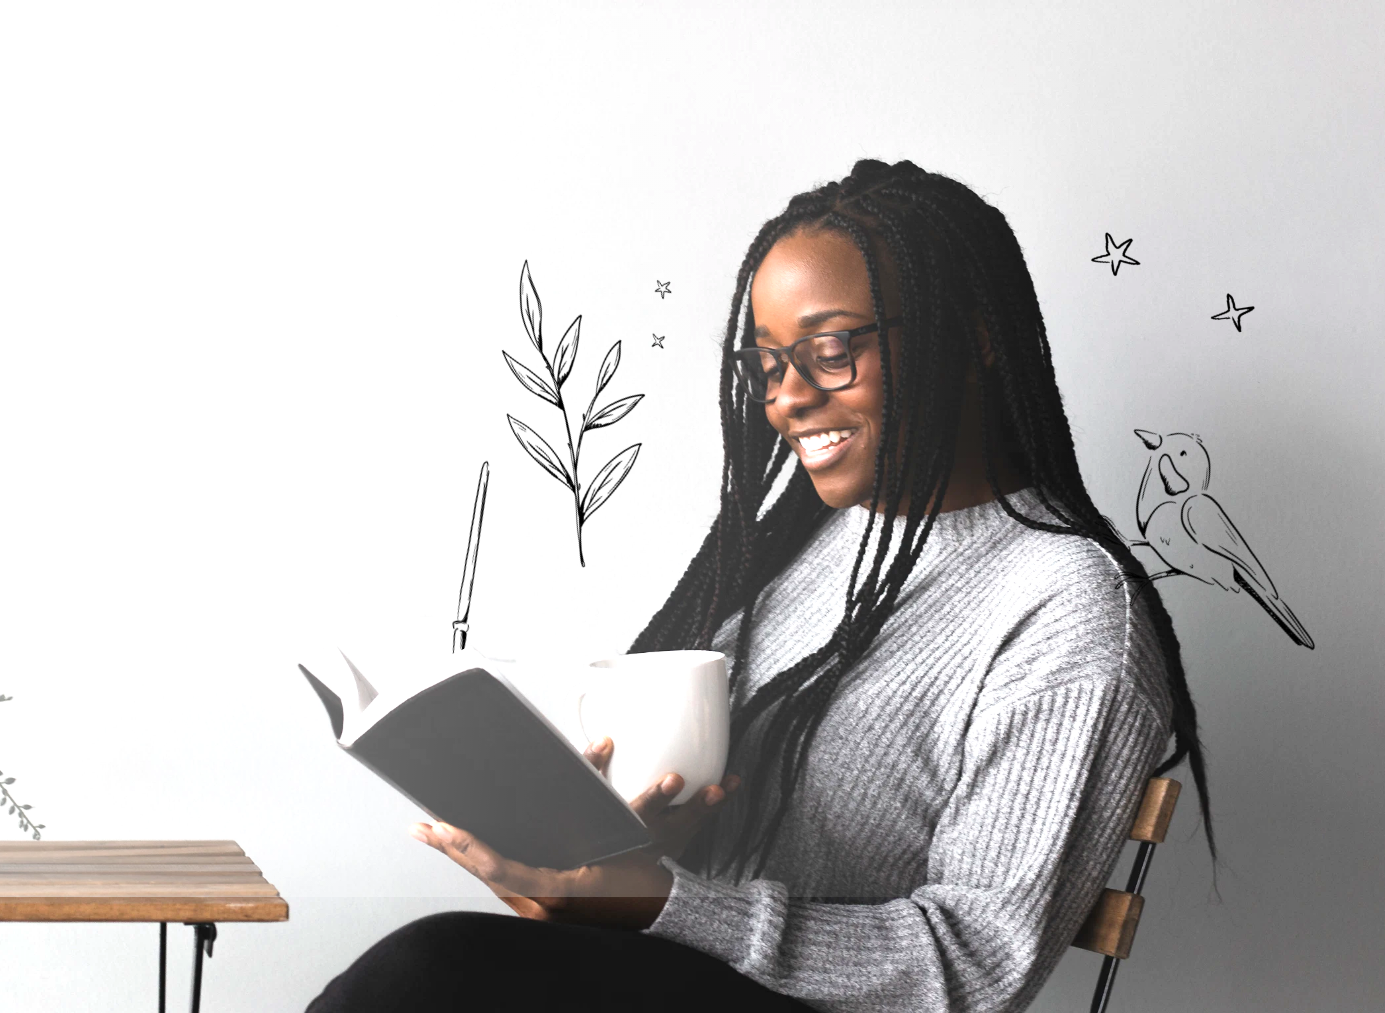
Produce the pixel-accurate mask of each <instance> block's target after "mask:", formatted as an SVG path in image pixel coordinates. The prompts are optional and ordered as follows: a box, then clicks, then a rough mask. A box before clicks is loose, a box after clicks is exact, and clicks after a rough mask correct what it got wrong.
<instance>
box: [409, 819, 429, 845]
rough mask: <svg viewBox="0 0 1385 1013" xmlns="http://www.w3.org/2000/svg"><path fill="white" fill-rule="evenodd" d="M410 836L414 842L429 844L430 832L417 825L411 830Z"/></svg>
mask: <svg viewBox="0 0 1385 1013" xmlns="http://www.w3.org/2000/svg"><path fill="white" fill-rule="evenodd" d="M409 836H411V837H412V838H414V840H417V841H422V842H423V843H424V844H427V843H428V831H426V830H425V829H424V828H423V827H422V826H420V825H418V824H417V823H416V824H414V825H413V826H411V827H410V828H409Z"/></svg>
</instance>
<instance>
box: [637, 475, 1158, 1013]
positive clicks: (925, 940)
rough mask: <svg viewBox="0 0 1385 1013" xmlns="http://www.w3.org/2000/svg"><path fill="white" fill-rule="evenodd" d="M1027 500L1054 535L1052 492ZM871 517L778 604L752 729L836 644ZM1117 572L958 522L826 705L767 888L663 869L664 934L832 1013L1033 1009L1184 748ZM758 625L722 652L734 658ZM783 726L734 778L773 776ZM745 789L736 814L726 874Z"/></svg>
mask: <svg viewBox="0 0 1385 1013" xmlns="http://www.w3.org/2000/svg"><path fill="white" fill-rule="evenodd" d="M1010 501H1011V503H1012V505H1014V506H1015V508H1016V509H1017V510H1018V511H1019V512H1021V513H1023V514H1025V515H1026V516H1029V517H1035V518H1038V519H1041V520H1045V521H1049V522H1055V520H1056V519H1055V518H1054V517H1053V516H1052V515H1051V514H1049V513H1048V512H1047V511H1046V510H1045V509H1044V507H1043V505H1042V503H1041V502H1040V501H1039V499H1038V497H1037V496H1036V495H1035V494H1034V492H1033V490H1032V489H1026V490H1023V491H1021V492H1018V493H1015V494H1012V495H1011V496H1010ZM867 517H868V513H867V511H866V509H865V508H864V507H859V506H854V507H848V508H847V509H845V510H840V511H837V513H836V514H834V515H833V516H832V517H831V518H830V519H829V520H828V521H827V522H826V524H825V525H824V526H823V527H822V528H821V529H820V530H819V531H818V532H817V533H816V534H815V535H814V537H813V538H812V540H811V541H810V542H809V544H808V545H807V546H806V547H805V548H804V549H803V551H802V552H801V553H800V554H799V555H798V556H797V557H796V558H795V559H794V561H793V562H791V563H790V564H789V566H787V567H786V568H785V570H784V571H783V572H782V573H781V574H780V575H779V576H778V577H777V578H775V580H774V581H772V582H771V584H770V585H769V586H768V587H767V588H766V590H765V593H764V594H763V595H762V597H761V600H760V603H759V604H758V605H757V607H756V610H755V618H754V621H753V628H752V630H751V637H750V649H749V659H748V662H747V667H746V672H745V673H744V674H743V675H742V676H741V677H740V678H739V679H738V680H737V686H736V691H735V695H734V696H735V698H734V700H733V701H732V706H733V709H734V708H737V707H741V706H743V705H744V704H745V702H746V701H747V700H748V699H749V695H750V693H751V692H752V691H753V690H754V689H756V688H757V687H759V686H761V685H763V684H764V683H765V682H766V681H768V679H769V678H771V677H772V676H773V675H774V674H775V673H777V672H780V671H782V670H783V669H784V668H786V667H788V666H789V665H790V664H792V663H793V662H795V661H797V660H799V659H801V658H802V657H804V656H805V655H806V654H807V653H809V652H810V651H811V650H812V649H814V648H817V647H819V646H821V645H822V644H824V643H826V641H827V639H828V637H829V636H830V633H831V629H832V627H833V626H834V625H835V623H836V622H837V620H838V618H839V617H840V616H841V614H842V612H843V609H844V607H845V603H846V590H847V580H848V578H849V577H850V574H851V565H852V562H853V560H854V558H855V553H856V548H857V546H858V544H859V542H860V538H861V536H862V535H863V534H864V533H865V526H866V520H867ZM893 523H894V524H895V526H896V534H895V536H894V539H893V541H892V544H891V550H890V551H891V552H893V551H894V548H895V546H897V545H898V543H899V538H900V536H901V535H902V532H903V526H904V522H903V520H902V519H896V520H895V521H894V522H893ZM880 527H881V525H880V522H879V521H878V520H877V522H876V525H875V532H877V533H878V532H879V530H880ZM875 543H876V534H874V533H873V534H872V543H871V548H872V549H873V548H874V545H875ZM866 558H867V563H868V561H869V559H870V558H871V557H870V555H867V557H866ZM863 573H864V566H863ZM1118 576H1119V568H1118V566H1117V564H1116V561H1115V560H1114V559H1113V558H1112V556H1111V555H1110V554H1109V553H1108V552H1107V551H1106V550H1105V549H1103V548H1101V547H1100V546H1099V545H1097V544H1096V543H1094V542H1092V541H1091V540H1089V539H1086V538H1083V537H1081V536H1077V535H1059V534H1054V533H1051V532H1046V531H1038V530H1035V529H1033V528H1028V527H1025V526H1024V525H1022V524H1020V523H1019V522H1018V521H1015V520H1013V519H1012V518H1010V517H1009V516H1008V515H1007V514H1005V512H1004V511H1003V509H1002V508H1001V506H1000V504H999V503H996V502H992V503H985V504H982V505H980V506H976V507H970V508H967V509H964V510H954V511H950V512H948V513H944V514H940V515H939V516H938V519H937V522H936V523H935V525H934V529H933V531H932V532H931V534H930V536H929V540H928V542H927V543H926V544H925V547H924V549H923V552H922V554H921V555H920V557H919V560H918V562H917V564H916V566H915V568H914V570H913V572H912V573H911V574H910V576H909V578H908V581H907V583H906V584H905V586H904V589H903V591H902V592H901V594H900V596H899V599H898V604H897V607H896V610H895V612H894V614H893V615H892V616H891V617H890V619H889V620H887V622H886V623H885V625H884V627H883V629H882V630H881V632H880V634H879V636H878V637H877V638H876V640H875V642H874V645H873V646H872V647H871V648H870V650H869V651H868V652H867V653H866V655H865V656H864V657H863V658H862V659H861V660H860V662H858V663H857V664H856V665H855V666H854V667H853V668H852V669H851V670H850V671H849V672H848V673H847V674H846V675H845V676H844V677H843V679H842V681H841V682H840V683H839V684H838V687H837V690H836V693H835V694H834V695H833V697H832V699H831V700H830V701H829V703H828V706H827V710H826V713H825V715H824V717H823V720H822V724H821V725H820V726H819V727H818V730H817V735H816V739H815V741H814V742H813V745H812V748H811V749H810V750H809V752H808V753H807V755H806V757H805V766H804V770H803V779H802V780H801V782H800V783H799V786H798V789H797V791H796V792H795V794H794V795H793V796H792V798H791V800H790V805H789V809H788V812H787V814H786V815H785V817H784V822H783V823H782V825H781V827H780V832H779V837H778V840H777V842H776V846H775V848H774V849H773V850H772V852H771V853H770V857H769V861H768V864H767V866H766V868H765V871H764V873H763V874H762V876H761V878H758V879H754V880H750V881H747V882H742V883H735V882H732V881H731V878H730V873H727V874H726V877H725V878H724V879H710V878H705V877H702V876H697V875H694V874H692V873H691V872H689V871H688V870H687V869H684V868H683V867H682V866H681V865H679V864H678V863H677V862H676V861H674V860H673V859H671V858H664V859H662V860H661V864H662V865H664V867H665V868H667V869H668V870H669V871H670V872H672V873H673V875H674V885H673V891H672V893H671V894H670V895H669V898H668V902H667V904H665V906H664V909H663V911H662V913H661V914H660V915H659V917H658V919H657V920H656V921H655V922H654V923H653V925H651V926H650V927H649V928H648V929H646V930H644V931H646V932H648V933H650V934H652V935H655V936H660V937H663V938H665V939H671V940H674V941H676V942H679V943H682V944H684V945H687V946H691V947H694V948H695V949H698V950H702V951H703V952H706V953H708V954H711V955H712V956H714V957H717V958H719V959H721V960H723V961H725V962H726V963H728V964H729V965H731V966H732V967H734V968H735V969H736V970H738V971H740V972H741V973H742V974H745V975H747V976H748V977H750V978H752V979H754V980H755V981H757V982H759V983H760V984H762V985H764V986H766V987H767V988H770V989H773V990H774V991H776V992H780V993H783V994H785V995H790V996H793V997H794V998H797V999H799V1000H801V1001H802V1002H804V1003H806V1004H807V1005H809V1006H812V1007H814V1008H816V1009H821V1010H872V1011H878V1010H899V1011H905V1010H909V1011H938V1013H941V1011H967V1013H971V1011H980V1010H1007V1011H1014V1010H1022V1009H1024V1008H1025V1007H1026V1006H1028V1005H1029V1004H1030V1003H1031V1002H1032V1001H1033V999H1034V997H1035V995H1036V994H1037V993H1038V991H1039V988H1040V987H1041V986H1042V985H1043V983H1044V981H1045V979H1047V978H1048V976H1049V974H1050V973H1051V972H1052V970H1053V968H1054V967H1055V966H1056V965H1057V963H1058V960H1059V958H1060V957H1061V956H1062V955H1063V953H1064V951H1065V949H1066V948H1067V947H1068V946H1069V945H1070V943H1071V941H1072V938H1073V936H1074V935H1075V933H1076V931H1077V928H1078V926H1079V925H1080V924H1081V922H1082V919H1083V918H1084V917H1085V915H1086V913H1087V911H1088V910H1090V908H1091V906H1092V904H1093V903H1095V901H1096V898H1097V895H1098V894H1099V893H1100V891H1101V888H1102V887H1103V886H1104V885H1105V884H1106V880H1107V878H1108V877H1109V876H1110V874H1111V872H1112V869H1113V867H1114V865H1115V862H1116V860H1117V858H1118V856H1119V854H1120V849H1121V846H1122V843H1123V842H1124V841H1125V840H1126V837H1127V834H1128V833H1129V830H1130V826H1131V823H1132V822H1133V820H1134V816H1135V809H1136V806H1137V805H1138V803H1139V799H1140V795H1141V791H1142V789H1143V786H1144V783H1145V781H1146V779H1147V778H1148V777H1149V775H1150V773H1151V772H1152V770H1153V768H1154V767H1155V766H1156V765H1157V763H1158V761H1159V759H1160V756H1161V754H1162V753H1163V751H1164V750H1165V748H1166V746H1167V743H1168V737H1169V728H1170V712H1171V701H1170V698H1169V694H1168V690H1167V688H1166V684H1165V670H1164V662H1163V655H1162V653H1161V651H1160V649H1159V645H1158V641H1157V639H1156V637H1155V634H1154V629H1153V626H1152V624H1151V622H1150V619H1149V615H1148V611H1147V608H1146V605H1145V600H1144V598H1143V597H1140V598H1136V599H1135V601H1133V602H1132V595H1131V593H1130V590H1129V588H1128V587H1127V584H1126V582H1124V581H1121V580H1119V579H1118ZM860 579H861V578H859V577H858V583H859V581H860ZM740 619H741V617H740V615H739V614H737V615H734V616H732V617H731V618H730V619H729V620H728V621H727V622H726V623H725V624H724V625H723V626H722V628H721V629H720V630H719V632H718V634H717V636H716V638H715V639H714V647H715V649H716V650H720V651H724V652H726V654H727V656H728V657H731V656H732V655H733V654H734V651H735V636H736V632H737V630H738V628H739V625H740ZM773 710H774V708H771V711H770V712H769V713H772V712H773ZM733 712H734V710H733ZM769 713H766V714H762V715H761V716H760V718H758V719H757V720H756V721H755V723H754V724H753V725H752V726H751V728H750V730H749V732H748V733H747V736H746V741H745V742H744V743H743V744H742V747H741V748H739V749H738V750H737V751H736V752H735V753H734V754H733V755H732V756H731V758H730V761H729V763H728V766H727V769H728V771H735V772H738V773H740V774H741V775H742V776H743V778H747V779H748V777H749V776H750V774H751V773H752V772H753V771H754V770H755V766H754V758H755V757H756V755H757V743H758V739H759V737H760V736H761V734H762V733H763V731H764V728H765V725H766V723H767V720H768V717H769ZM779 769H780V768H779V761H775V764H774V766H773V767H772V768H771V770H772V774H771V776H772V778H773V780H772V781H771V782H770V784H769V786H767V791H768V797H769V800H770V801H773V799H774V792H775V787H776V786H777V785H778V778H779V773H778V772H779ZM748 788H749V784H748V780H747V783H746V785H745V786H744V787H742V789H741V790H740V791H738V792H736V793H735V794H733V795H732V796H730V798H729V799H728V800H727V801H726V802H724V803H723V807H724V808H723V810H722V812H721V813H720V815H719V816H718V817H717V820H718V827H717V834H716V850H715V852H714V857H715V859H716V862H717V864H716V865H715V866H714V868H718V869H719V868H720V862H721V860H722V858H723V857H724V856H725V855H726V854H727V849H728V848H729V846H730V845H731V843H732V842H733V841H734V839H735V834H736V833H737V832H738V831H739V829H740V827H741V825H742V822H743V821H744V820H745V819H746V818H747V813H746V808H747V806H746V800H747V798H748V794H749V792H748ZM762 808H764V809H765V810H766V811H764V812H761V813H759V814H757V816H756V819H757V821H767V819H768V816H769V814H770V812H772V808H771V807H769V806H768V805H765V806H762ZM753 868H754V866H753V865H752V866H750V870H752V871H753ZM748 875H749V871H748V872H747V876H748ZM833 898H837V899H838V900H837V901H836V902H833V900H832V899H833Z"/></svg>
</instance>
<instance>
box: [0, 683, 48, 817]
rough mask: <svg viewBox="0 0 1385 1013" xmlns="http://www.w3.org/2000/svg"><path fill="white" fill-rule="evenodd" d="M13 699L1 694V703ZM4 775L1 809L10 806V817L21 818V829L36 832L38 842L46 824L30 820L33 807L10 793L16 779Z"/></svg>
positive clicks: (0, 789) (1, 781)
mask: <svg viewBox="0 0 1385 1013" xmlns="http://www.w3.org/2000/svg"><path fill="white" fill-rule="evenodd" d="M13 699H14V697H12V696H4V695H2V694H0V703H3V702H4V701H6V700H13ZM4 774H5V772H4V771H3V770H0V777H3V778H4V780H0V808H4V807H5V806H9V807H10V815H11V816H16V815H17V816H18V817H19V829H20V830H23V831H24V832H25V833H28V832H29V831H30V830H32V831H33V832H34V840H38V839H39V837H40V834H39V831H40V830H42V829H44V826H45V824H43V823H33V822H31V821H30V820H29V810H30V809H32V808H33V806H30V805H22V804H20V802H19V801H18V800H17V799H16V798H15V797H14V795H12V794H11V793H10V785H12V784H14V778H12V777H4Z"/></svg>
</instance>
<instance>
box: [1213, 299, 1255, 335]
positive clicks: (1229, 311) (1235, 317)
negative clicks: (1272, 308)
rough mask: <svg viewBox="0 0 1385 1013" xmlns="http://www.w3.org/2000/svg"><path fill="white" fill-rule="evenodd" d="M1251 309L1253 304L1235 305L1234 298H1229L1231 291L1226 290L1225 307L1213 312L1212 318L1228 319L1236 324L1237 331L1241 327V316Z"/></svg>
mask: <svg viewBox="0 0 1385 1013" xmlns="http://www.w3.org/2000/svg"><path fill="white" fill-rule="evenodd" d="M1253 309H1255V307H1254V306H1237V305H1236V300H1235V299H1233V298H1231V293H1230V292H1228V293H1226V309H1224V310H1222V311H1221V312H1220V313H1217V314H1215V315H1214V316H1213V317H1212V319H1213V320H1230V321H1231V322H1232V323H1233V324H1235V325H1236V330H1237V331H1239V330H1240V329H1241V317H1243V316H1245V315H1246V314H1247V313H1249V312H1250V311H1251V310H1253Z"/></svg>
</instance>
